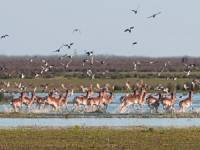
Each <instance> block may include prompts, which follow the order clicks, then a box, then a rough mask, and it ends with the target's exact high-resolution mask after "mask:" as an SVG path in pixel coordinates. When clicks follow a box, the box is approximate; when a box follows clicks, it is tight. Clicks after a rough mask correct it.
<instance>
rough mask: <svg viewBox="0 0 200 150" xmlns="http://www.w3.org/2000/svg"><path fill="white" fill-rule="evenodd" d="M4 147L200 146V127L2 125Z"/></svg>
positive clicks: (160, 148)
mask: <svg viewBox="0 0 200 150" xmlns="http://www.w3.org/2000/svg"><path fill="white" fill-rule="evenodd" d="M0 133H1V134H0V141H1V142H0V149H12V150H13V149H16V150H18V149H20V150H25V149H37V150H40V149H104V150H107V149H109V150H110V149H116V150H119V149H154V150H163V149H199V146H200V143H199V141H200V136H199V135H200V129H199V128H192V129H189V128H180V129H175V128H170V129H164V128H144V127H138V128H127V129H124V128H115V129H113V128H103V127H102V128H84V127H79V126H75V127H72V128H68V129H63V128H57V129H55V128H51V129H49V128H17V129H0Z"/></svg>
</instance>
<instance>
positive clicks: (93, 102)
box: [87, 91, 105, 111]
mask: <svg viewBox="0 0 200 150" xmlns="http://www.w3.org/2000/svg"><path fill="white" fill-rule="evenodd" d="M104 101H105V99H104V97H103V95H102V92H101V91H100V92H99V95H98V96H96V97H89V98H88V99H87V106H91V107H92V111H93V107H94V106H97V107H98V106H100V105H101V104H103V102H104Z"/></svg>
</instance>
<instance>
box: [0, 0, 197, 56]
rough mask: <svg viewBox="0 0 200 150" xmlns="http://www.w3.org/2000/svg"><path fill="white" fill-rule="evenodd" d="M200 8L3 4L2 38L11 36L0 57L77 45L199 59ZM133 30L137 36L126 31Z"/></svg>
mask: <svg viewBox="0 0 200 150" xmlns="http://www.w3.org/2000/svg"><path fill="white" fill-rule="evenodd" d="M138 6H140V8H139V12H138V15H134V14H133V13H132V12H131V9H135V8H137V7H138ZM199 6H200V1H198V0H190V1H189V0H162V1H161V0H125V1H124V0H57V1H56V0H16V1H13V0H0V11H1V12H0V19H1V24H0V34H1V35H2V34H9V35H10V37H9V38H7V39H3V40H0V54H6V55H51V54H55V53H53V52H52V51H53V50H56V49H57V48H58V47H59V46H60V45H61V44H63V43H69V42H74V43H75V44H74V46H73V49H76V51H77V52H78V54H82V53H84V51H85V50H94V51H95V53H96V54H113V55H126V56H130V55H131V56H135V55H137V56H155V57H157V56H183V55H190V56H200V51H199V49H200V46H199V39H200V29H199V27H200V19H199V14H200V9H199ZM159 11H162V14H160V15H159V16H157V17H156V18H155V19H147V17H148V16H150V15H152V14H153V13H156V12H159ZM129 26H135V29H134V31H133V33H132V34H128V33H124V32H123V30H124V29H126V28H127V27H129ZM74 28H79V29H80V30H81V34H78V33H74V34H73V33H72V31H73V29H74ZM134 41H137V42H138V44H137V45H135V46H132V45H131V43H132V42H134ZM73 49H72V50H63V52H62V54H64V53H69V54H71V53H73Z"/></svg>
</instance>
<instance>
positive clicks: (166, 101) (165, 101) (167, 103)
mask: <svg viewBox="0 0 200 150" xmlns="http://www.w3.org/2000/svg"><path fill="white" fill-rule="evenodd" d="M159 97H160V101H161V103H162V105H163V109H165V110H169V109H172V108H173V106H174V104H175V102H176V96H175V94H174V93H173V92H172V93H171V97H162V96H161V93H160V94H159Z"/></svg>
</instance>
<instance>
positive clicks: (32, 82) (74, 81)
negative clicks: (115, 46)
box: [0, 77, 199, 92]
mask: <svg viewBox="0 0 200 150" xmlns="http://www.w3.org/2000/svg"><path fill="white" fill-rule="evenodd" d="M141 80H143V81H144V83H146V84H148V85H149V91H154V89H155V87H157V86H158V85H159V84H162V85H163V86H164V87H168V88H169V89H170V90H174V89H176V90H180V91H181V90H182V91H183V90H184V88H183V84H184V83H191V81H192V79H190V78H178V79H177V80H176V81H174V80H166V79H165V78H147V77H145V78H134V77H131V78H116V79H112V78H108V79H107V78H102V79H94V80H91V79H88V78H76V77H70V78H64V77H55V78H39V79H23V80H22V79H2V80H0V81H3V82H10V87H9V88H6V90H7V91H16V90H19V89H17V88H16V87H15V82H16V83H20V82H21V83H22V84H23V85H24V86H26V87H27V90H29V91H31V90H33V89H34V87H37V92H40V91H42V87H41V85H44V84H48V90H50V89H53V88H57V89H60V90H62V88H61V84H64V85H65V86H66V87H67V88H68V89H74V90H75V91H76V92H80V85H84V86H89V85H90V84H93V86H94V87H95V88H96V84H97V83H99V84H100V86H103V85H105V84H108V85H110V88H111V87H112V86H114V87H115V88H114V91H115V92H118V91H120V92H127V89H126V87H125V83H126V82H127V81H129V82H130V85H131V86H132V87H133V86H134V85H135V84H136V83H137V82H140V81H141ZM196 88H197V90H198V88H199V87H198V86H197V87H196Z"/></svg>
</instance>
